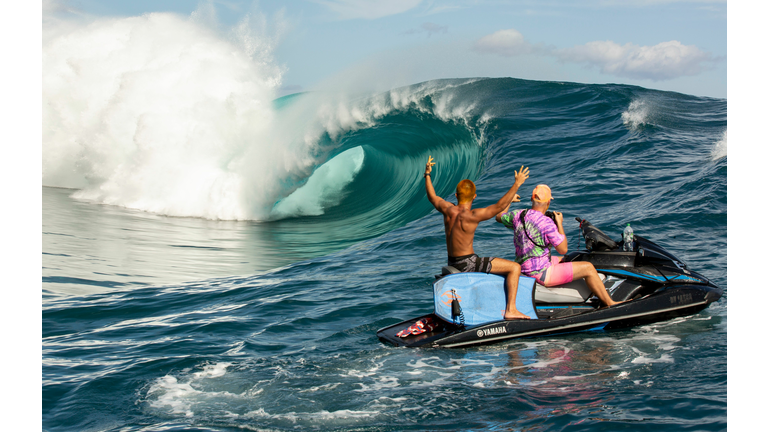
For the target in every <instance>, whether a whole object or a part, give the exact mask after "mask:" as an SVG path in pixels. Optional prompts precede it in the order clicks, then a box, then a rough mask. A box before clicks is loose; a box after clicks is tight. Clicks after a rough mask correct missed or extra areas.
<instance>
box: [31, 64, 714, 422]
mask: <svg viewBox="0 0 768 432" xmlns="http://www.w3.org/2000/svg"><path fill="white" fill-rule="evenodd" d="M330 97H332V96H329V95H315V94H306V95H300V96H296V97H292V98H289V99H287V100H282V101H278V102H277V103H275V105H274V110H275V116H276V117H275V119H276V120H275V121H276V122H278V123H279V122H282V123H280V124H285V122H286V121H287V120H286V119H291V118H295V117H292V116H293V115H294V114H295V113H296V112H303V113H307V112H309V113H319V112H321V110H322V109H324V108H323V106H324V105H323V104H322V100H323V99H324V98H330ZM318 101H320V102H318ZM346 103H347V104H348V107H349V108H350V110H351V111H354V109H358V110H360V112H363V113H364V115H362V116H360V119H361V120H358V121H352V122H351V125H348V126H346V127H344V128H341V129H338V130H337V129H333V130H331V129H326V130H325V131H324V132H322V133H319V134H315V135H313V136H315V137H316V140H315V141H314V146H313V147H312V149H313V150H312V152H311V154H309V156H308V157H311V158H314V159H313V160H315V161H316V162H315V163H314V165H313V168H312V169H311V170H304V171H296V172H294V173H293V174H291V175H289V176H284V177H281V178H278V179H275V181H278V182H282V184H284V185H285V187H284V188H283V190H284V192H283V194H282V195H281V196H279V197H277V199H276V200H274V204H273V206H274V207H273V210H272V211H271V216H270V217H269V218H267V219H268V220H262V221H256V220H240V221H235V220H208V219H203V218H198V217H171V216H166V215H163V214H162V212H160V213H152V212H146V211H143V210H142V209H140V207H139V208H131V206H130V205H128V204H124V205H122V206H115V205H105V204H99V203H98V201H97V202H94V201H93V200H89V201H85V200H82V199H80V198H78V197H81V196H80V195H77V191H76V190H73V189H63V188H52V187H43V189H42V198H43V227H42V230H43V281H42V282H43V305H42V306H43V312H42V328H43V334H42V395H43V410H42V424H43V428H44V429H45V430H48V431H65V430H67V431H69V430H77V431H92V430H93V431H96V430H99V431H104V430H107V431H118V430H119V431H142V430H147V431H149V430H152V431H157V430H205V431H235V430H377V431H378V430H381V431H398V430H529V431H566V430H606V431H608V430H611V431H614V430H633V431H634V430H640V431H642V430H649V431H650V430H653V431H657V430H725V429H726V425H727V415H726V407H727V405H726V396H727V392H726V382H727V372H726V365H727V363H726V348H727V279H726V269H727V267H726V261H727V255H726V247H727V235H726V226H727V223H726V222H727V212H726V203H727V201H726V180H727V155H726V141H727V138H726V129H727V121H726V118H727V115H726V101H725V100H720V99H709V98H698V97H693V96H687V95H683V94H677V93H669V92H658V91H652V90H647V89H643V88H639V87H632V86H622V85H582V84H570V83H548V82H534V81H524V80H515V79H482V80H446V81H434V82H430V83H424V84H421V85H416V86H412V87H408V88H404V89H397V90H393V91H392V92H388V93H385V94H377V95H363V96H360V97H359V98H357V99H353V100H351V101H348V102H346ZM317 117H318V118H319V117H322V115H319V114H318V115H317ZM318 124H323V123H322V122H319V123H312V122H309V121H308V122H304V123H301V124H297V125H296V127H297V128H299V129H301V128H307V129H309V128H310V127H316V126H317V125H318ZM326 124H327V123H326ZM429 155H432V156H433V157H435V159H436V162H437V165H436V166H435V169H434V172H433V178H434V182H435V184H436V187H437V189H438V193H439V194H440V195H442V196H444V197H448V198H449V199H453V196H452V194H453V189H454V188H455V184H456V183H457V182H458V181H459V180H461V179H462V178H471V179H472V180H475V181H476V184H477V187H478V198H477V200H476V201H475V206H485V205H489V204H491V203H493V202H495V201H496V200H497V199H498V198H499V197H501V195H502V194H503V193H504V192H505V191H506V190H507V189H508V188H509V187H510V186H511V184H512V182H513V181H514V179H513V176H514V171H515V170H516V169H518V168H519V167H520V165H526V166H529V167H530V169H531V177H530V179H529V180H528V182H527V183H526V184H525V185H524V186H523V187H522V188H521V192H520V194H521V195H522V196H523V197H524V200H525V198H526V197H527V196H528V195H530V193H531V190H532V188H533V187H534V186H535V185H536V184H538V183H546V184H548V185H550V186H551V187H552V190H553V195H554V197H555V201H554V203H553V206H552V208H553V209H554V210H557V211H562V212H563V213H564V216H565V221H566V222H565V228H566V234H567V235H568V237H569V244H570V245H571V248H572V249H574V248H576V247H577V246H578V243H579V241H578V239H577V228H578V225H577V223H576V222H575V221H574V219H573V218H574V217H576V216H579V217H582V218H587V219H589V220H590V221H592V222H593V223H594V224H595V225H597V226H598V227H600V228H601V229H603V230H604V231H605V232H607V233H608V234H609V235H611V236H612V237H614V238H619V237H620V232H621V230H622V228H623V226H625V224H626V223H631V225H632V227H633V228H634V230H635V232H636V233H637V234H639V235H642V236H644V237H647V238H649V239H651V240H653V241H656V242H658V243H659V244H661V245H663V246H664V247H665V248H667V249H668V250H670V251H671V252H673V253H674V254H676V255H677V256H679V257H680V258H681V259H683V260H684V261H686V262H687V263H688V265H689V266H690V267H691V268H693V269H695V270H697V271H699V272H700V273H702V274H703V275H705V276H706V277H708V278H710V279H711V280H712V281H713V282H714V283H716V284H718V285H719V286H720V287H722V288H724V289H725V290H726V294H725V295H724V296H723V298H722V299H721V300H720V301H719V302H717V303H715V304H713V305H711V306H710V307H709V308H708V309H707V310H705V311H703V312H701V313H699V314H697V315H694V316H690V317H686V318H681V319H676V320H674V321H668V322H663V323H658V324H654V325H648V326H644V327H638V328H634V329H630V330H622V331H613V332H590V333H580V334H572V335H564V336H558V337H544V338H531V339H524V340H519V341H512V342H506V343H502V344H497V345H491V346H486V347H481V348H469V349H459V350H431V349H402V348H393V347H390V346H386V345H383V344H381V343H380V342H379V341H378V339H377V338H376V330H377V329H378V328H381V327H384V326H386V325H389V324H392V323H395V322H398V321H400V320H403V319H406V318H410V317H413V316H416V315H419V314H424V313H427V312H430V311H431V308H432V299H431V283H432V281H433V280H434V276H433V275H434V274H435V273H438V272H439V270H440V267H441V266H442V265H443V263H444V261H445V259H446V253H445V239H444V235H443V228H442V219H441V217H440V215H439V214H438V213H436V212H435V211H434V210H432V208H431V206H430V204H429V202H428V201H427V200H426V196H425V194H424V185H423V179H422V177H421V173H422V172H423V168H424V163H425V162H426V159H427V156H429ZM297 156H301V155H297ZM361 161H362V162H361ZM323 167H325V168H323ZM301 191H303V192H301ZM281 203H282V204H281ZM174 213H178V212H174ZM475 249H476V251H477V252H478V253H479V254H481V255H494V256H501V257H505V258H508V259H513V258H514V247H513V245H512V236H511V235H510V234H509V233H508V232H507V230H506V229H504V228H503V227H501V226H500V225H498V224H496V223H494V222H492V221H488V222H486V223H484V224H481V225H480V227H479V228H478V231H477V234H476V238H475Z"/></svg>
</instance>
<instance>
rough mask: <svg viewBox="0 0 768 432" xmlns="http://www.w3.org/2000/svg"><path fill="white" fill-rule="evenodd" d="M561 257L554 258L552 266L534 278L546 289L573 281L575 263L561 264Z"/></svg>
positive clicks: (551, 261) (551, 260)
mask: <svg viewBox="0 0 768 432" xmlns="http://www.w3.org/2000/svg"><path fill="white" fill-rule="evenodd" d="M560 259H561V258H560V257H552V258H551V259H550V266H549V267H547V268H546V269H545V270H544V271H543V272H541V273H539V274H537V275H536V276H534V278H536V281H537V282H539V283H540V284H542V285H544V286H545V287H551V286H555V285H562V284H565V283H568V282H571V281H573V263H569V262H568V263H562V264H561V263H560Z"/></svg>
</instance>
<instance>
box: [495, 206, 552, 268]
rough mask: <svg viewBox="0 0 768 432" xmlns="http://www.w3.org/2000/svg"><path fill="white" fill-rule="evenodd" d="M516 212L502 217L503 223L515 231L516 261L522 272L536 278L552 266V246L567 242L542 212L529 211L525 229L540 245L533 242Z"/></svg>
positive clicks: (518, 213) (518, 212)
mask: <svg viewBox="0 0 768 432" xmlns="http://www.w3.org/2000/svg"><path fill="white" fill-rule="evenodd" d="M522 212H523V210H515V211H510V212H507V213H504V214H503V215H501V223H502V224H504V226H505V227H507V228H509V229H511V230H514V232H515V233H514V236H515V261H516V262H517V263H518V264H520V267H521V271H522V273H523V274H524V275H526V276H534V275H537V274H539V273H541V271H542V270H544V269H546V268H547V267H549V266H550V246H555V247H557V246H558V245H559V244H560V243H562V242H563V240H565V236H564V235H562V234H560V233H559V232H557V225H555V222H554V221H552V219H550V218H548V217H547V216H545V215H544V214H542V213H541V212H540V211H537V210H533V209H528V212H527V213H526V214H525V229H526V231H528V235H529V236H531V238H532V239H533V240H534V241H535V242H536V243H537V244H540V245H545V246H546V247H543V248H542V247H539V246H537V245H535V244H533V243H532V242H531V240H530V239H529V238H528V236H527V235H525V232H523V225H522V224H521V223H520V213H522Z"/></svg>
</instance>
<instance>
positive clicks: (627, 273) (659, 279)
mask: <svg viewBox="0 0 768 432" xmlns="http://www.w3.org/2000/svg"><path fill="white" fill-rule="evenodd" d="M598 272H600V273H608V274H620V275H624V276H633V277H636V278H640V279H647V280H652V281H656V282H667V281H675V280H677V281H679V280H684V281H692V282H701V280H700V279H698V278H694V277H690V276H685V275H677V276H673V277H667V278H664V277H663V276H652V275H646V274H639V273H632V272H630V271H626V270H608V269H600V270H598Z"/></svg>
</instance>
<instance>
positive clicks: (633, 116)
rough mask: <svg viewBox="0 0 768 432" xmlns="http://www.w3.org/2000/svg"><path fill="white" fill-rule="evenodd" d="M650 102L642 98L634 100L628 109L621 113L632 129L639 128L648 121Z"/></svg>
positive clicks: (625, 122)
mask: <svg viewBox="0 0 768 432" xmlns="http://www.w3.org/2000/svg"><path fill="white" fill-rule="evenodd" d="M649 114H650V106H649V104H648V103H647V102H646V101H645V100H642V99H638V100H633V101H632V102H631V103H630V104H629V107H628V108H627V110H626V111H624V112H623V113H621V119H622V121H623V122H624V124H625V125H627V126H628V127H629V128H630V129H637V128H638V127H640V126H643V125H645V124H646V123H647V122H648V117H649Z"/></svg>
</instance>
